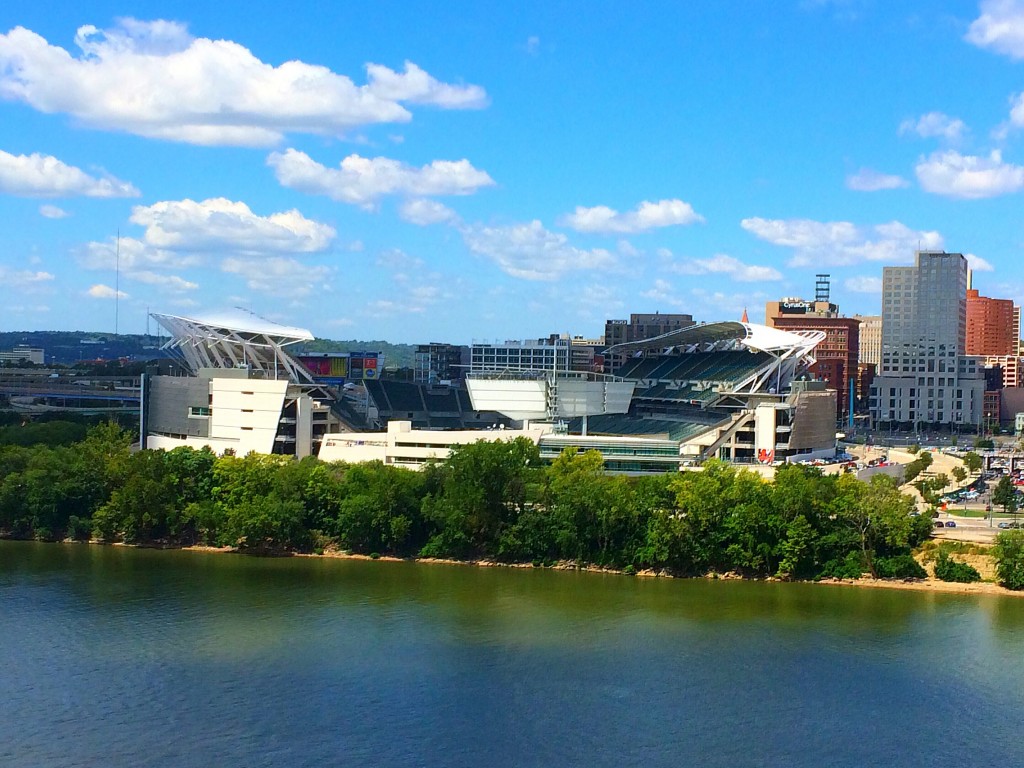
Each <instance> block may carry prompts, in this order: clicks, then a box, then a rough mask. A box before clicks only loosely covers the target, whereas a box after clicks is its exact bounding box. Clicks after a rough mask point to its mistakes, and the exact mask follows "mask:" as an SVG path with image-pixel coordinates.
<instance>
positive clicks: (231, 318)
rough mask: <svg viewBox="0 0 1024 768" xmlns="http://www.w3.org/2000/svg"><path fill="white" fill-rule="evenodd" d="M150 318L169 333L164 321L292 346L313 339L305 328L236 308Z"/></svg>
mask: <svg viewBox="0 0 1024 768" xmlns="http://www.w3.org/2000/svg"><path fill="white" fill-rule="evenodd" d="M152 316H153V318H154V319H155V320H156V321H157V322H159V323H160V324H161V325H163V326H164V327H165V328H167V330H168V331H170V332H171V333H174V332H175V331H174V330H173V329H171V328H169V327H168V326H167V325H166V324H165V323H164V320H169V321H172V323H173V321H179V323H180V324H187V325H191V326H195V327H205V328H209V329H213V330H217V331H221V332H225V333H234V334H256V335H259V336H270V337H273V338H276V339H279V340H280V341H281V342H283V343H288V344H294V343H295V342H298V341H313V339H314V336H313V334H312V333H310V332H309V331H307V330H306V329H305V328H295V327H291V326H287V325H281V324H280V323H275V322H274V321H272V320H267V319H266V318H263V317H260V316H259V315H257V314H254V313H252V312H248V311H246V310H244V309H238V308H235V309H228V310H222V311H218V312H210V313H208V314H205V315H202V316H199V317H183V316H178V315H163V314H157V313H153V315H152Z"/></svg>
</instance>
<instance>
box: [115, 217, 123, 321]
mask: <svg viewBox="0 0 1024 768" xmlns="http://www.w3.org/2000/svg"><path fill="white" fill-rule="evenodd" d="M120 296H121V228H120V227H118V228H117V243H116V245H115V246H114V335H115V336H117V325H118V324H117V321H118V317H117V311H118V302H119V300H120Z"/></svg>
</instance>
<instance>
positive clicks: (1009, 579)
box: [993, 531, 1024, 589]
mask: <svg viewBox="0 0 1024 768" xmlns="http://www.w3.org/2000/svg"><path fill="white" fill-rule="evenodd" d="M993 554H994V555H995V558H996V576H998V577H999V583H1000V584H1002V585H1003V586H1004V587H1006V588H1007V589H1024V531H1003V532H1002V533H1000V534H999V535H998V536H997V537H996V546H995V549H994V551H993Z"/></svg>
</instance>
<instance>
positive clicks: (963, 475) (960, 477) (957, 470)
mask: <svg viewBox="0 0 1024 768" xmlns="http://www.w3.org/2000/svg"><path fill="white" fill-rule="evenodd" d="M952 472H953V479H954V480H956V481H957V483H962V482H963V481H964V480H966V479H967V470H966V469H964V467H962V466H959V465H958V466H955V467H953V470H952Z"/></svg>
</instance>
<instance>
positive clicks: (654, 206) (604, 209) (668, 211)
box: [559, 200, 704, 234]
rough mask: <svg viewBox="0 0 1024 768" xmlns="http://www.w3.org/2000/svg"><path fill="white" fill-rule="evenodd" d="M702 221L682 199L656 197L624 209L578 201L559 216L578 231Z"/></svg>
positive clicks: (629, 231) (640, 228) (616, 230)
mask: <svg viewBox="0 0 1024 768" xmlns="http://www.w3.org/2000/svg"><path fill="white" fill-rule="evenodd" d="M703 221H704V217H703V216H701V215H700V214H699V213H697V212H696V211H694V210H693V206H691V205H690V204H689V203H685V202H683V201H682V200H659V201H658V202H656V203H652V202H650V201H648V200H644V201H643V202H641V203H640V204H639V205H638V206H637V207H636V208H635V209H633V210H632V211H627V212H626V213H619V212H618V211H616V210H615V209H614V208H609V207H608V206H605V205H597V206H594V207H593V208H585V207H583V206H582V205H580V206H577V207H576V210H575V211H573V212H572V213H569V214H566V215H565V216H562V217H561V219H559V224H561V225H562V226H565V227H569V228H571V229H575V230H576V231H577V232H595V233H600V234H609V233H617V234H633V233H637V232H647V231H648V230H651V229H655V228H657V227H672V226H686V225H689V224H697V223H703Z"/></svg>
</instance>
